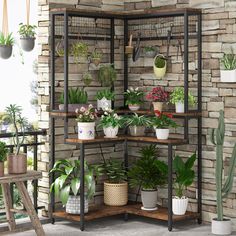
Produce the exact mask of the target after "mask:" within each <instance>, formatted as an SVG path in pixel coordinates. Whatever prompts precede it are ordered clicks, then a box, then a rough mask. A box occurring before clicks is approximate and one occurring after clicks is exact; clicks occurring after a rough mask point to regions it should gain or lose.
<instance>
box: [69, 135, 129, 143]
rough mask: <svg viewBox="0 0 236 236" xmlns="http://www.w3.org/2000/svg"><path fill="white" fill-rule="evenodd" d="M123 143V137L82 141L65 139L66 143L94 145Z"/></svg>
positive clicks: (102, 137) (101, 137)
mask: <svg viewBox="0 0 236 236" xmlns="http://www.w3.org/2000/svg"><path fill="white" fill-rule="evenodd" d="M122 141H125V137H124V136H118V137H117V138H105V137H104V136H100V137H99V136H98V137H96V138H95V139H90V140H82V139H76V138H68V139H66V143H72V144H74V143H84V144H86V143H87V144H96V143H110V142H122Z"/></svg>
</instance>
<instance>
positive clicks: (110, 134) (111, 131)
mask: <svg viewBox="0 0 236 236" xmlns="http://www.w3.org/2000/svg"><path fill="white" fill-rule="evenodd" d="M118 130H119V127H118V126H116V127H114V128H113V127H112V126H109V127H106V128H105V127H104V128H103V132H104V134H105V138H116V137H117V134H118Z"/></svg>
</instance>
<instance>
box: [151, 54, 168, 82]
mask: <svg viewBox="0 0 236 236" xmlns="http://www.w3.org/2000/svg"><path fill="white" fill-rule="evenodd" d="M158 58H164V56H163V55H161V54H158V55H156V56H155V58H154V60H153V71H154V74H155V76H156V77H157V79H161V78H163V77H164V76H165V74H166V66H167V63H166V60H164V66H163V67H157V66H156V63H155V62H156V60H157V59H158Z"/></svg>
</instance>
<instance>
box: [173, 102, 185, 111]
mask: <svg viewBox="0 0 236 236" xmlns="http://www.w3.org/2000/svg"><path fill="white" fill-rule="evenodd" d="M175 111H176V113H184V103H183V102H177V103H176V104H175Z"/></svg>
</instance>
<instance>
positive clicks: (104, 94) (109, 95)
mask: <svg viewBox="0 0 236 236" xmlns="http://www.w3.org/2000/svg"><path fill="white" fill-rule="evenodd" d="M103 98H106V99H107V100H111V101H114V100H115V93H114V92H113V91H111V90H110V89H104V90H101V91H98V92H97V95H96V99H99V100H101V99H103Z"/></svg>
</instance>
